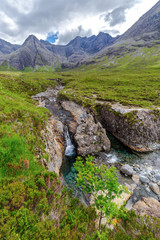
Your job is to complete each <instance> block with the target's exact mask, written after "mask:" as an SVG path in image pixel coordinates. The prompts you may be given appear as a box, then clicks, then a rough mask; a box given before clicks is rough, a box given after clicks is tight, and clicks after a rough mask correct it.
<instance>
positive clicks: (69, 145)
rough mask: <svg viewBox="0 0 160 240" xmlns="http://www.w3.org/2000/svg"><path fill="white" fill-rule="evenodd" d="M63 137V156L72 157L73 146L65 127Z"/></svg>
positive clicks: (73, 153)
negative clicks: (64, 142)
mask: <svg viewBox="0 0 160 240" xmlns="http://www.w3.org/2000/svg"><path fill="white" fill-rule="evenodd" d="M65 139H66V150H65V156H67V157H72V156H74V155H75V146H74V145H73V144H72V142H71V138H70V135H69V131H68V128H67V131H66V132H65Z"/></svg>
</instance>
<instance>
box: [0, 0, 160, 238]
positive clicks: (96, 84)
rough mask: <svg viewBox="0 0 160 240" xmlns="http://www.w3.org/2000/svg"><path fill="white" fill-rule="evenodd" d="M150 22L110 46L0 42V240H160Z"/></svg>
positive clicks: (159, 119)
mask: <svg viewBox="0 0 160 240" xmlns="http://www.w3.org/2000/svg"><path fill="white" fill-rule="evenodd" d="M159 13H160V1H158V2H157V4H156V5H155V6H154V7H153V8H152V9H150V10H149V11H148V12H147V13H146V14H144V15H143V16H142V17H141V18H140V19H139V20H138V21H137V22H136V23H135V24H134V25H133V26H132V27H131V28H130V29H129V30H128V31H126V32H125V33H124V34H122V35H121V36H117V37H111V36H110V35H109V34H108V33H103V32H100V33H99V34H98V35H97V36H95V35H93V36H90V37H80V36H77V37H76V38H74V39H73V40H71V41H70V42H69V43H68V44H66V45H54V44H51V43H49V42H47V41H44V40H39V39H38V38H37V37H35V36H34V35H30V36H28V38H27V39H26V40H25V41H24V43H23V44H22V45H17V44H11V43H9V42H7V41H5V40H2V39H0V239H5V240H12V239H14V240H20V239H22V240H23V239H24V240H28V239H35V240H39V239H47V240H49V239H56V240H58V239H59V240H61V239H66V240H69V239H75V240H81V239H86V240H107V239H113V240H114V239H115V240H116V239H117V240H120V239H123V240H124V239H126V240H127V239H133V240H134V239H135V240H136V239H146V240H147V239H153V240H158V239H160V228H159V226H160V74H159V73H160V71H159V70H160V58H159V55H160V30H159V22H160V14H159ZM88 160H89V162H87V161H88ZM91 160H92V161H91ZM78 161H79V164H81V165H79V166H81V167H80V168H79V169H80V170H81V174H79V170H77V169H78V168H77V169H76V164H75V163H77V162H78ZM81 161H82V162H81ZM83 164H84V165H83ZM85 164H88V169H85ZM101 164H103V165H101ZM92 167H93V168H92ZM113 167H115V168H113ZM93 169H94V170H93ZM104 169H105V172H104V173H103V170H104ZM82 170H84V172H83V171H82ZM94 171H95V172H94ZM114 171H115V173H114ZM85 173H86V175H85ZM83 174H84V176H85V177H84V176H83ZM101 174H102V175H101ZM103 174H104V175H103ZM101 176H105V177H106V176H107V177H106V178H107V181H106V182H105V183H104V182H103V179H101ZM90 180H93V182H91V185H90ZM84 181H88V182H87V183H86V186H87V187H86V186H85V187H86V189H87V191H86V192H85V193H84V188H85V187H84ZM77 182H78V183H79V182H80V183H81V185H79V186H77ZM97 183H98V184H99V185H96V184H97ZM107 183H108V186H107V188H106V189H105V191H104V186H105V184H106V185H107ZM95 186H96V187H95ZM93 189H94V191H93ZM95 189H96V190H95ZM113 190H115V192H114V194H113V192H112V191H113ZM101 193H103V194H101ZM94 194H95V195H96V198H95V199H94V201H95V202H94V201H93V196H94ZM104 199H105V201H104V202H103V200H104ZM92 203H95V204H94V205H93V204H92ZM95 206H96V208H95ZM97 206H98V207H99V208H98V207H97ZM100 210H101V211H100ZM102 213H104V216H105V217H104V218H103V221H102V223H103V224H102V225H101V220H102V215H103V214H102ZM100 219H101V220H100Z"/></svg>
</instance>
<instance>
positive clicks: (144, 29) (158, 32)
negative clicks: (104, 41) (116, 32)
mask: <svg viewBox="0 0 160 240" xmlns="http://www.w3.org/2000/svg"><path fill="white" fill-rule="evenodd" d="M159 36H160V1H158V2H157V3H156V4H155V5H154V6H153V7H152V8H151V9H150V10H149V11H148V12H147V13H145V14H144V15H143V16H142V17H141V18H140V19H139V20H138V21H137V22H136V23H135V24H134V25H133V26H132V27H131V28H130V29H128V31H126V32H125V33H124V34H123V35H122V36H121V37H120V40H126V39H128V38H134V39H135V38H137V37H139V38H141V39H146V40H147V39H152V38H155V39H158V38H159Z"/></svg>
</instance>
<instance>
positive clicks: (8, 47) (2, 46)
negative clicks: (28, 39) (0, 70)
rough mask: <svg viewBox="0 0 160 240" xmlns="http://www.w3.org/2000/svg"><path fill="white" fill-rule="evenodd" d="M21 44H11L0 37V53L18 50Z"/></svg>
mask: <svg viewBox="0 0 160 240" xmlns="http://www.w3.org/2000/svg"><path fill="white" fill-rule="evenodd" d="M19 47H20V45H17V44H11V43H9V42H7V41H5V40H3V39H0V53H1V54H9V53H12V52H14V51H16V50H17V49H18V48H19Z"/></svg>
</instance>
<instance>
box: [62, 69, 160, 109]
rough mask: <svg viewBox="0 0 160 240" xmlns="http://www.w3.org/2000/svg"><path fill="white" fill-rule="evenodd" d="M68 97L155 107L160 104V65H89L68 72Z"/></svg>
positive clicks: (87, 102) (65, 94)
mask: <svg viewBox="0 0 160 240" xmlns="http://www.w3.org/2000/svg"><path fill="white" fill-rule="evenodd" d="M64 76H65V80H64V82H65V84H66V87H65V88H64V89H63V90H62V91H61V93H60V95H61V97H65V98H68V99H71V100H75V101H77V102H81V103H82V104H84V105H93V104H94V103H95V101H96V100H98V101H104V102H113V103H114V102H119V103H121V104H124V105H127V106H128V105H129V106H139V107H143V108H151V107H154V106H155V107H158V106H160V76H159V69H155V68H154V69H153V68H150V69H141V70H139V69H136V70H132V71H131V70H130V69H120V68H111V69H110V68H106V69H98V68H97V69H94V68H93V69H87V70H86V69H85V71H84V70H83V67H82V68H81V69H78V70H74V71H70V72H67V73H64Z"/></svg>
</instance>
